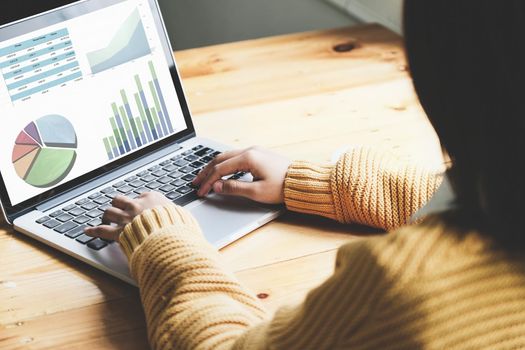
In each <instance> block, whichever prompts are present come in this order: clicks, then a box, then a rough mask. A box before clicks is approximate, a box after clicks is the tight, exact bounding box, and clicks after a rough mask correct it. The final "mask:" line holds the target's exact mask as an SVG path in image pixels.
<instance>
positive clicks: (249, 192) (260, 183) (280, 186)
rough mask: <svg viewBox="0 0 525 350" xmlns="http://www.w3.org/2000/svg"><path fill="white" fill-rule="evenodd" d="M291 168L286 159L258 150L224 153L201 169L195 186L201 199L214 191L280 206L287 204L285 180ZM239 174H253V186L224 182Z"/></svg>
mask: <svg viewBox="0 0 525 350" xmlns="http://www.w3.org/2000/svg"><path fill="white" fill-rule="evenodd" d="M290 164H291V162H290V160H288V159H287V158H285V157H282V156H280V155H278V154H275V153H272V152H270V151H267V150H263V149H260V148H258V147H252V148H248V149H245V150H238V151H230V152H225V153H222V154H220V155H218V156H217V157H216V158H215V159H214V160H213V161H211V162H210V163H209V164H208V165H207V166H206V167H205V168H204V169H202V171H201V172H200V173H199V175H197V177H196V178H195V180H193V184H194V185H195V186H199V187H200V188H199V191H198V194H199V196H206V195H207V194H208V193H209V192H210V191H211V190H212V189H213V191H215V192H216V193H220V194H225V195H234V196H242V197H246V198H249V199H252V200H255V201H258V202H261V203H267V204H279V203H282V202H283V201H284V179H285V177H286V173H287V171H288V167H289V166H290ZM240 171H243V172H249V173H251V174H252V176H253V182H243V181H236V180H226V181H223V180H222V177H224V176H227V175H232V174H235V173H237V172H240Z"/></svg>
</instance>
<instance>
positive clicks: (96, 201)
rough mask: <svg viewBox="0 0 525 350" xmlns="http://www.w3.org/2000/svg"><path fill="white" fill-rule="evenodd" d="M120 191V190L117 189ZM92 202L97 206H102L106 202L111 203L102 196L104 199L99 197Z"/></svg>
mask: <svg viewBox="0 0 525 350" xmlns="http://www.w3.org/2000/svg"><path fill="white" fill-rule="evenodd" d="M119 191H120V189H119ZM93 202H95V203H97V204H99V205H102V204H106V203H108V202H111V199H109V198H108V197H106V196H104V197H99V198H96V199H95V200H94V201H93Z"/></svg>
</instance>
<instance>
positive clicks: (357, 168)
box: [284, 148, 442, 230]
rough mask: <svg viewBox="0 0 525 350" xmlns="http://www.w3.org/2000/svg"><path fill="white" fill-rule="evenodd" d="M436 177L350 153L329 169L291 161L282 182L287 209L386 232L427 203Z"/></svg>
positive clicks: (382, 157)
mask: <svg viewBox="0 0 525 350" xmlns="http://www.w3.org/2000/svg"><path fill="white" fill-rule="evenodd" d="M441 181H442V177H441V176H440V175H438V174H435V173H432V172H429V171H426V170H425V169H423V168H421V167H417V166H415V165H410V164H404V163H402V162H400V161H399V160H398V159H396V158H394V157H392V156H390V155H388V154H386V153H377V152H374V151H373V150H370V149H362V148H359V149H354V150H352V151H350V152H348V153H346V154H345V155H344V156H343V157H341V159H340V160H339V162H338V163H337V164H336V165H335V166H319V165H315V164H311V163H307V162H295V163H293V164H292V166H291V167H290V169H289V171H288V175H287V178H286V181H285V190H284V195H285V203H286V206H287V208H288V209H290V210H293V211H298V212H302V213H307V214H316V215H322V216H325V217H328V218H330V219H334V220H337V221H339V222H342V223H358V224H363V225H367V226H372V227H376V228H381V229H386V230H391V229H394V228H397V227H400V226H402V225H404V224H406V223H407V222H408V220H409V219H410V217H411V216H412V215H413V214H414V213H415V212H416V211H417V210H418V209H420V208H421V207H422V206H423V205H424V204H425V203H427V202H428V200H429V199H430V198H432V196H433V194H434V193H435V191H436V190H437V188H438V187H439V185H440V184H441Z"/></svg>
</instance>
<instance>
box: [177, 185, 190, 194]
mask: <svg viewBox="0 0 525 350" xmlns="http://www.w3.org/2000/svg"><path fill="white" fill-rule="evenodd" d="M191 191H193V189H192V188H190V187H188V186H183V187H181V188H179V189H177V192H179V193H181V194H187V193H190V192H191Z"/></svg>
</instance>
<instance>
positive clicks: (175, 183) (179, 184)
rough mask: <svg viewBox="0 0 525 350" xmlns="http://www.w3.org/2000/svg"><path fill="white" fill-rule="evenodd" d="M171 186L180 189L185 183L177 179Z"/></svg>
mask: <svg viewBox="0 0 525 350" xmlns="http://www.w3.org/2000/svg"><path fill="white" fill-rule="evenodd" d="M171 184H172V185H173V186H175V187H181V186H184V185H185V184H186V181H184V180H182V179H178V180H176V181H173V182H172V183H171Z"/></svg>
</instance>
